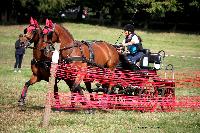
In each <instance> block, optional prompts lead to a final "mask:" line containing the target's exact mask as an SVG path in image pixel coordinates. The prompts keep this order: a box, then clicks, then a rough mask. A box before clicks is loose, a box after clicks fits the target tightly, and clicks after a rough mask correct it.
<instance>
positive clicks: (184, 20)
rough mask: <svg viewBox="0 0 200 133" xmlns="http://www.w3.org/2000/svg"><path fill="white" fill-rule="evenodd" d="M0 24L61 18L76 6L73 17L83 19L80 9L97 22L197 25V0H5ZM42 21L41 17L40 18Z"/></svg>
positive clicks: (199, 10) (139, 24)
mask: <svg viewBox="0 0 200 133" xmlns="http://www.w3.org/2000/svg"><path fill="white" fill-rule="evenodd" d="M0 6H1V8H0V12H1V15H0V21H1V24H10V23H24V22H28V20H29V18H30V16H33V17H35V18H38V19H45V18H46V17H50V18H53V19H61V18H60V17H61V16H60V14H59V13H60V12H62V11H65V10H67V9H69V8H74V7H78V9H79V10H78V13H77V17H76V20H77V21H83V20H82V18H81V14H82V13H83V9H85V8H86V9H87V10H88V12H89V17H88V18H87V19H88V21H89V20H93V19H94V18H95V19H94V20H96V23H99V24H110V25H118V26H122V25H123V23H127V22H134V23H135V24H137V25H138V26H140V27H143V28H148V27H149V26H150V25H151V24H152V25H153V24H155V25H159V24H165V26H170V24H172V25H173V26H172V28H176V26H177V24H187V25H197V26H199V24H200V20H199V17H200V1H199V0H7V1H4V4H1V5H0ZM41 21H43V20H41Z"/></svg>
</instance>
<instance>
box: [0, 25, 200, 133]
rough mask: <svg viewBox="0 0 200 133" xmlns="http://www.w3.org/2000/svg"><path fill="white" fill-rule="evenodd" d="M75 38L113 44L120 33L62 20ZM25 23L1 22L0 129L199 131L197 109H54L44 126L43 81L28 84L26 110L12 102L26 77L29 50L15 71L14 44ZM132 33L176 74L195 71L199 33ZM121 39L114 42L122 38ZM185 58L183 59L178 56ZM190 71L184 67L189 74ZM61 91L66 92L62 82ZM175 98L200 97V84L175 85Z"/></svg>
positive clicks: (199, 67) (199, 63) (34, 132)
mask: <svg viewBox="0 0 200 133" xmlns="http://www.w3.org/2000/svg"><path fill="white" fill-rule="evenodd" d="M63 25H64V26H65V27H66V28H68V29H69V31H70V32H71V33H72V35H73V36H74V38H75V39H76V40H104V41H107V42H109V43H111V44H114V43H115V42H116V40H117V39H118V36H119V35H120V34H121V32H122V30H121V29H116V28H110V27H101V26H97V25H88V24H74V23H63ZM25 27H26V25H14V26H0V40H1V41H0V57H1V58H0V88H1V93H0V132H8V133H11V132H12V133H13V132H14V133H15V132H16V133H18V132H20V133H21V132H31V133H38V132H42V133H45V132H52V133H53V132H63V133H64V132H77V133H78V132H83V133H84V132H96V133H99V132H103V133H104V132H111V133H112V132H117V133H118V132H120V133H121V132H122V133H127V132H130V133H132V132H139V133H143V132H147V133H151V132H156V133H157V132H158V133H160V132H162V133H166V132H172V133H174V132H180V133H182V132H187V133H188V132H191V133H195V132H199V131H200V112H185V113H178V112H173V113H164V112H163V113H159V112H154V113H139V112H135V111H96V113H95V114H94V115H88V114H85V113H84V112H83V111H78V112H74V113H71V112H64V111H63V112H53V113H52V114H51V118H50V125H49V127H48V128H47V129H45V128H41V127H40V126H39V124H40V123H41V121H42V117H43V111H44V105H45V96H46V92H47V89H46V85H47V83H46V82H45V81H41V82H39V83H36V84H35V85H33V86H31V87H30V88H29V90H28V94H27V101H26V102H27V105H26V109H25V111H20V109H19V108H18V106H17V101H18V98H19V96H20V94H21V91H22V87H23V86H24V83H25V82H26V81H27V80H29V78H30V76H31V69H30V60H31V59H32V50H30V49H27V50H26V55H25V57H24V60H23V69H22V73H14V72H13V65H14V62H15V58H14V43H15V41H16V39H17V38H18V34H19V33H22V32H23V29H24V28H25ZM137 33H138V34H139V35H140V36H141V37H142V38H143V46H144V48H149V49H151V51H152V52H157V51H159V50H161V49H162V50H164V51H165V52H166V54H167V55H174V56H168V57H166V58H165V64H173V65H174V67H175V72H182V71H184V70H186V69H190V70H191V71H200V59H199V58H192V57H200V53H199V51H200V35H195V34H181V33H167V32H158V31H142V30H137ZM122 38H123V37H121V38H120V39H119V42H121V41H122ZM183 55H185V56H190V57H186V58H182V57H180V56H183ZM189 73H190V72H189V71H188V74H189ZM59 88H60V91H62V92H67V91H69V89H68V87H67V85H65V84H64V82H63V81H61V82H60V83H59ZM176 95H177V96H195V95H198V96H199V95H200V88H192V87H191V88H189V89H185V88H176Z"/></svg>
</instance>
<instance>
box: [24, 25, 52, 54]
mask: <svg viewBox="0 0 200 133" xmlns="http://www.w3.org/2000/svg"><path fill="white" fill-rule="evenodd" d="M27 32H30V33H31V34H32V38H31V39H28V42H27V44H26V48H30V49H37V50H39V51H44V54H45V55H47V54H48V53H49V52H51V51H53V50H54V48H53V47H51V46H49V45H47V46H46V47H44V48H38V47H37V46H30V45H31V44H32V43H33V42H34V40H33V39H34V38H35V36H36V35H37V34H39V38H41V37H42V38H43V33H42V32H41V33H38V32H39V30H38V27H37V26H36V25H34V24H30V25H29V26H28V27H27V28H26V29H24V34H26V33H27ZM38 42H39V40H38ZM38 42H37V43H38ZM37 45H38V44H37Z"/></svg>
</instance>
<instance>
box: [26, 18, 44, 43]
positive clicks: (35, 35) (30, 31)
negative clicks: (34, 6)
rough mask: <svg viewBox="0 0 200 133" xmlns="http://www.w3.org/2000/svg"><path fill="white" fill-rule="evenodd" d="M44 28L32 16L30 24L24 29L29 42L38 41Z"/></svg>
mask: <svg viewBox="0 0 200 133" xmlns="http://www.w3.org/2000/svg"><path fill="white" fill-rule="evenodd" d="M41 32H42V28H41V27H40V26H39V24H38V22H37V20H35V19H33V18H32V17H31V18H30V24H29V25H28V27H27V28H25V29H24V37H26V38H27V40H28V41H29V43H30V44H31V43H32V42H34V43H38V41H39V39H40V34H41Z"/></svg>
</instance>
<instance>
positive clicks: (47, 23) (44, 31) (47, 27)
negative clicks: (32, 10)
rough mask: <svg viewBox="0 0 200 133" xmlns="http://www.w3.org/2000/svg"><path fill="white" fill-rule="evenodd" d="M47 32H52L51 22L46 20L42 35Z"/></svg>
mask: <svg viewBox="0 0 200 133" xmlns="http://www.w3.org/2000/svg"><path fill="white" fill-rule="evenodd" d="M49 31H53V22H52V21H51V20H50V19H48V18H47V19H46V25H45V27H44V29H43V34H47V33H48V32H49Z"/></svg>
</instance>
